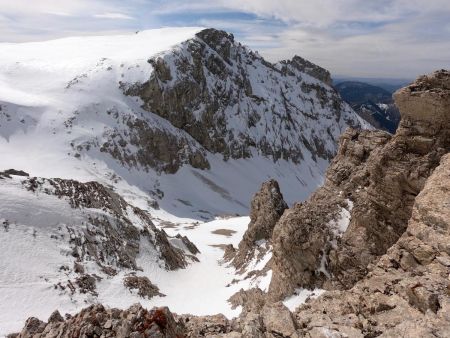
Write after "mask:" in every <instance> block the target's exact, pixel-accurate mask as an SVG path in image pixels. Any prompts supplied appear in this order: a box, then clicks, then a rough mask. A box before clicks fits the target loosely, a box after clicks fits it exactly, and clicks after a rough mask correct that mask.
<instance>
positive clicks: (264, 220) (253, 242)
mask: <svg viewBox="0 0 450 338" xmlns="http://www.w3.org/2000/svg"><path fill="white" fill-rule="evenodd" d="M287 208H288V206H287V204H286V202H285V201H284V199H283V195H282V194H281V191H280V187H279V185H278V182H277V181H275V180H269V181H267V182H264V183H263V184H262V186H261V189H260V190H259V191H258V192H257V193H256V194H255V196H254V197H253V199H252V203H251V209H250V223H249V225H248V229H247V231H246V232H245V234H244V237H243V238H242V241H241V242H240V243H239V247H238V249H237V251H236V252H234V253H231V252H226V254H225V258H226V259H227V260H231V263H232V264H233V266H234V267H236V269H238V270H241V271H244V270H246V269H247V268H248V265H249V263H250V261H251V260H252V259H253V257H254V256H255V255H256V257H257V259H262V257H263V256H265V255H266V253H267V251H268V250H269V246H266V245H263V244H265V243H267V242H268V241H269V240H270V239H271V238H272V232H273V228H274V227H275V224H276V223H277V221H278V220H279V219H280V217H281V215H282V214H283V212H284V210H285V209H287ZM268 244H270V243H268ZM228 250H230V249H228ZM255 250H256V251H257V252H255Z"/></svg>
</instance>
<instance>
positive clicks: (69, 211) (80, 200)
mask: <svg viewBox="0 0 450 338" xmlns="http://www.w3.org/2000/svg"><path fill="white" fill-rule="evenodd" d="M0 177H2V179H1V180H0V183H1V188H2V189H1V191H0V199H1V200H2V203H3V204H2V214H1V216H2V217H1V220H2V224H3V227H4V229H5V231H8V232H9V231H12V232H19V233H20V231H23V229H29V230H28V231H29V232H30V233H32V236H33V237H32V240H33V243H32V244H30V246H31V249H29V248H28V247H27V246H24V247H23V246H22V247H20V246H19V249H16V248H14V249H13V250H18V251H19V250H21V249H22V250H25V252H28V251H27V250H30V253H29V254H32V253H33V250H36V251H42V252H50V253H52V254H53V255H56V256H54V257H51V259H54V260H55V261H58V260H59V262H61V263H58V264H55V263H51V264H50V263H48V265H49V266H50V267H52V268H53V270H51V272H50V273H48V272H47V271H43V272H42V273H48V274H47V276H48V277H46V278H45V279H44V278H43V277H40V276H39V275H38V276H36V275H37V274H38V273H41V272H36V273H35V274H33V273H30V276H31V277H35V276H36V278H42V283H45V284H47V285H48V287H49V288H52V289H54V292H55V293H58V294H60V295H61V296H68V297H70V298H73V297H81V298H83V299H85V298H86V297H87V298H89V299H90V300H92V299H95V297H97V296H98V295H99V292H100V290H98V288H97V285H98V283H99V282H100V281H103V282H105V281H107V280H111V279H113V278H115V277H116V278H118V279H119V281H120V279H122V278H123V277H121V275H122V273H125V274H128V276H127V277H125V279H124V281H123V284H124V286H123V287H124V289H125V288H128V289H130V290H133V292H134V291H135V292H136V293H137V295H138V296H140V297H143V298H151V297H154V296H162V294H160V293H159V290H158V288H157V287H156V286H155V285H153V284H152V283H151V281H150V280H149V279H148V278H147V277H144V276H138V275H135V274H138V273H142V271H143V269H144V268H145V267H144V268H143V267H142V263H139V259H140V258H142V257H147V258H148V259H149V261H148V262H149V263H151V264H154V267H155V268H156V267H157V268H160V269H163V270H177V269H182V268H186V267H187V266H188V265H189V264H190V263H192V262H193V261H198V259H197V258H196V257H195V255H196V254H197V253H198V249H197V248H196V246H195V245H194V244H193V243H192V242H190V241H189V239H188V238H187V237H185V236H178V237H170V236H168V235H167V234H166V233H165V231H164V230H162V229H158V228H157V227H156V226H155V225H154V224H153V222H152V219H151V215H150V214H149V213H148V212H147V211H144V210H142V209H140V208H137V207H135V206H133V205H131V204H130V203H128V202H127V201H126V200H125V199H124V198H123V197H122V196H121V195H119V194H118V193H117V192H115V191H114V190H113V189H112V188H110V187H107V186H105V185H103V184H101V183H99V182H95V181H92V182H79V181H76V180H69V179H60V178H53V179H49V178H40V177H29V175H28V174H27V173H25V172H22V171H18V170H13V169H10V170H7V171H4V172H2V173H0ZM18 201H20V202H18ZM36 239H38V240H36ZM48 239H50V241H48ZM179 242H181V243H182V245H180V244H178V243H179ZM18 251H17V252H16V251H13V253H12V254H14V253H17V254H18V255H20V254H22V255H23V254H24V253H23V252H18ZM49 260H50V258H49ZM52 262H53V261H52ZM59 264H60V265H59ZM32 271H33V270H32ZM92 296H94V297H92Z"/></svg>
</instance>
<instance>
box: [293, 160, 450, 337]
mask: <svg viewBox="0 0 450 338" xmlns="http://www.w3.org/2000/svg"><path fill="white" fill-rule="evenodd" d="M449 205H450V155H448V154H447V155H445V156H444V157H443V158H442V160H441V164H440V166H438V167H437V168H436V169H435V170H434V172H433V174H432V176H431V177H430V178H429V179H428V180H427V182H426V184H425V187H424V188H423V189H422V191H421V192H420V194H419V195H418V196H417V198H416V201H415V203H414V208H413V211H412V215H411V218H410V220H409V222H408V227H407V229H406V231H405V232H404V233H403V235H402V236H401V237H400V238H399V240H398V241H397V243H395V244H394V245H393V246H392V247H391V248H389V250H388V252H387V254H385V255H383V256H382V257H381V258H380V259H379V261H378V262H377V263H376V264H374V265H371V266H370V267H369V273H368V274H367V277H366V278H364V279H363V280H361V281H360V282H358V283H357V284H356V285H355V286H354V287H353V288H351V289H350V290H346V291H332V292H327V293H325V294H324V295H323V296H322V297H319V298H317V299H315V300H312V301H311V302H309V303H307V304H305V305H303V306H301V307H300V308H298V309H297V311H296V313H295V316H296V320H297V322H298V325H299V327H302V328H303V329H302V330H301V332H302V335H304V336H306V337H327V335H326V334H325V333H326V332H327V333H328V334H329V335H328V336H330V335H333V336H336V337H345V335H347V336H348V337H378V336H380V337H448V334H449V332H450V294H449V287H450V283H449V279H448V276H449V273H450V247H449V243H450V208H449Z"/></svg>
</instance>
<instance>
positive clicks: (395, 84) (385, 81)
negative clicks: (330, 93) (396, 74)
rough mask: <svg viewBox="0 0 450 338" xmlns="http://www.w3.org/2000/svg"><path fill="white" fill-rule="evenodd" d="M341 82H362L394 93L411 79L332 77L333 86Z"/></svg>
mask: <svg viewBox="0 0 450 338" xmlns="http://www.w3.org/2000/svg"><path fill="white" fill-rule="evenodd" d="M343 82H363V83H366V84H369V85H372V86H376V87H379V88H383V89H384V90H386V91H388V92H390V93H394V92H395V91H396V90H397V89H400V88H402V87H405V86H406V85H408V84H410V83H411V82H412V79H397V78H392V79H390V78H370V77H347V76H334V77H333V84H334V85H338V84H340V83H343Z"/></svg>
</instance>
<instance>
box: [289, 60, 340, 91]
mask: <svg viewBox="0 0 450 338" xmlns="http://www.w3.org/2000/svg"><path fill="white" fill-rule="evenodd" d="M281 64H282V65H284V66H292V67H293V68H295V69H297V70H299V71H300V72H302V73H306V74H308V75H310V76H312V77H314V78H316V79H318V80H320V81H322V82H324V83H326V84H327V85H329V86H331V83H332V80H331V74H330V72H329V71H328V70H326V69H325V68H322V67H320V66H318V65H316V64H314V63H312V62H311V61H308V60H306V59H304V58H302V57H301V56H298V55H294V57H293V58H292V59H291V60H284V61H281Z"/></svg>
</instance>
